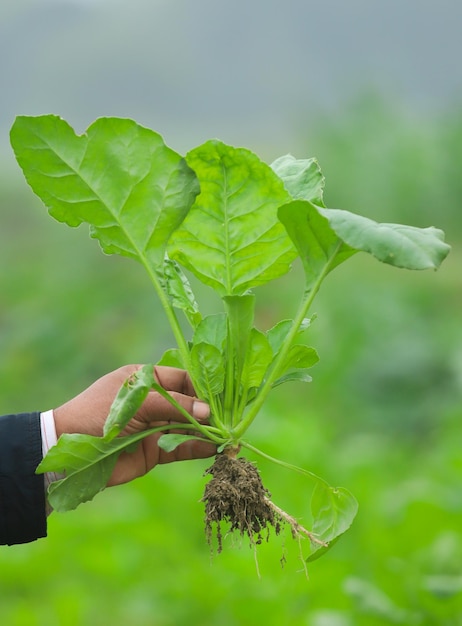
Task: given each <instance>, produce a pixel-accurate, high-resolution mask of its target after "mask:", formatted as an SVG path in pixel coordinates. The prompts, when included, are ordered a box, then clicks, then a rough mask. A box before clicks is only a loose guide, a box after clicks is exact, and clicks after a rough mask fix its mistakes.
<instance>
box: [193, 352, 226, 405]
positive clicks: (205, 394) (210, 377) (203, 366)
mask: <svg viewBox="0 0 462 626" xmlns="http://www.w3.org/2000/svg"><path fill="white" fill-rule="evenodd" d="M191 378H192V379H193V381H194V387H195V388H196V391H197V393H198V394H199V396H200V397H201V398H202V399H203V400H207V401H209V402H210V399H211V398H213V397H214V396H216V395H218V394H219V393H221V392H222V391H223V388H224V384H225V369H224V365H223V358H222V354H221V352H220V350H218V348H216V347H215V346H213V345H211V344H209V343H198V344H194V345H193V347H192V349H191Z"/></svg>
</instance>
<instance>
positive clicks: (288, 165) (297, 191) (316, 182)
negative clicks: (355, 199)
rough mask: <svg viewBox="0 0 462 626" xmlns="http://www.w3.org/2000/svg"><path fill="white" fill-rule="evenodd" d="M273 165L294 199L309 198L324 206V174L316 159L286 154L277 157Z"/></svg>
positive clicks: (314, 202)
mask: <svg viewBox="0 0 462 626" xmlns="http://www.w3.org/2000/svg"><path fill="white" fill-rule="evenodd" d="M271 167H272V169H273V170H274V171H275V172H276V174H277V175H278V176H279V178H280V179H281V180H282V181H283V183H284V186H285V188H286V189H287V191H288V192H289V193H290V195H291V196H292V198H293V199H294V200H309V201H310V202H312V203H313V204H316V205H318V206H324V203H323V199H322V194H323V191H324V176H323V175H322V172H321V168H320V167H319V164H318V162H317V161H316V159H313V158H311V159H296V158H295V157H293V156H292V155H291V154H286V155H285V156H282V157H279V159H276V161H274V163H272V164H271Z"/></svg>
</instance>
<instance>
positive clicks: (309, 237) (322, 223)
mask: <svg viewBox="0 0 462 626" xmlns="http://www.w3.org/2000/svg"><path fill="white" fill-rule="evenodd" d="M319 211H320V209H319V210H318V208H317V207H315V206H314V204H312V203H311V202H308V201H304V200H295V201H294V202H289V203H288V204H285V205H284V206H281V207H280V208H279V211H278V215H279V219H280V220H281V222H282V223H283V224H284V226H285V227H286V229H287V232H288V234H289V236H290V237H291V239H292V241H293V242H294V244H295V247H296V248H297V250H298V252H299V254H300V258H301V260H302V263H303V268H304V270H305V276H306V285H307V289H312V288H313V287H314V285H315V284H316V283H317V281H318V280H319V279H320V277H323V276H326V275H327V274H328V273H329V272H330V271H332V270H333V269H334V268H335V267H337V265H340V263H343V261H346V259H348V258H349V257H350V256H352V255H353V254H355V252H356V250H354V249H353V248H351V247H350V246H348V245H346V244H344V243H343V242H342V241H341V240H340V239H339V237H338V235H337V234H336V232H335V231H334V230H333V229H332V228H331V226H330V224H329V220H328V219H327V217H325V216H324V215H323V214H322V215H321V213H320V212H319Z"/></svg>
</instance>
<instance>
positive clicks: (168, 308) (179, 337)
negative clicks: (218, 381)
mask: <svg viewBox="0 0 462 626" xmlns="http://www.w3.org/2000/svg"><path fill="white" fill-rule="evenodd" d="M139 258H140V259H141V262H142V263H143V266H144V268H145V270H146V271H147V273H148V276H149V278H150V280H151V283H152V284H153V286H154V289H155V290H156V293H157V295H158V297H159V300H160V302H161V304H162V307H163V309H164V311H165V314H166V316H167V319H168V322H169V324H170V328H171V329H172V332H173V335H174V337H175V340H176V343H177V345H178V349H179V350H180V352H181V357H182V359H183V362H184V363H185V367H186V370H187V371H190V370H191V368H190V357H189V349H188V344H187V343H186V339H185V338H184V335H183V332H182V330H181V327H180V324H179V322H178V319H177V317H176V315H175V311H174V310H173V307H172V305H171V304H170V302H169V299H168V297H167V295H166V293H165V292H164V290H163V289H162V287H161V286H160V284H159V280H158V278H157V275H156V272H155V271H153V269H152V268H151V266H150V265H149V263H148V262H147V260H146V259H145V258H144V256H142V255H139Z"/></svg>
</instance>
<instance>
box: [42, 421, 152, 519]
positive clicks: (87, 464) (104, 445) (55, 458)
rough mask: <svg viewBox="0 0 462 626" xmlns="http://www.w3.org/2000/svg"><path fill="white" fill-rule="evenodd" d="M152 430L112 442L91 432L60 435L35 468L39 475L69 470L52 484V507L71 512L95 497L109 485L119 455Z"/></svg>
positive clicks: (130, 448)
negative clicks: (92, 434)
mask: <svg viewBox="0 0 462 626" xmlns="http://www.w3.org/2000/svg"><path fill="white" fill-rule="evenodd" d="M150 432H152V431H144V432H143V433H137V434H136V435H130V436H128V437H117V438H115V439H112V440H110V441H108V440H106V439H103V438H102V437H93V436H91V435H81V434H75V435H61V437H60V438H59V439H58V443H57V444H56V445H55V446H53V447H52V448H50V450H49V451H48V454H47V455H46V456H45V458H44V459H43V460H42V462H41V463H40V465H39V466H38V468H37V470H36V472H37V473H38V474H41V473H45V472H59V473H63V472H64V473H66V477H65V478H63V479H61V480H58V481H56V482H54V483H52V484H51V485H50V487H49V490H48V500H49V502H50V504H51V506H52V507H53V508H54V509H55V510H56V511H61V512H63V511H71V510H72V509H75V508H76V507H77V506H78V505H79V504H81V503H82V502H87V501H88V500H92V499H93V498H94V497H95V495H96V494H97V493H99V492H100V491H102V490H103V489H104V488H105V487H106V485H107V482H108V480H109V478H110V477H111V474H112V471H113V469H114V467H115V464H116V462H117V459H118V457H119V454H120V453H121V452H124V451H130V450H132V449H133V446H135V445H136V444H137V443H138V441H140V440H141V439H143V438H144V437H146V436H147V435H148V434H149V433H150Z"/></svg>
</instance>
